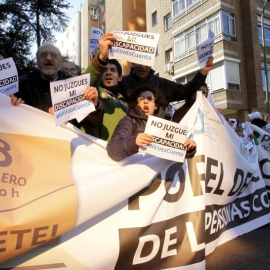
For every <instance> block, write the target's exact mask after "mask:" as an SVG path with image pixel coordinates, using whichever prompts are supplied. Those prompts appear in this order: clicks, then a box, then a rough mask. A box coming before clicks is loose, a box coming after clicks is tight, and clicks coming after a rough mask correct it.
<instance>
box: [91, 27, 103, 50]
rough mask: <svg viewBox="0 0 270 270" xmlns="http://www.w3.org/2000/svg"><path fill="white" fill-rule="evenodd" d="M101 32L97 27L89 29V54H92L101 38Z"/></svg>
mask: <svg viewBox="0 0 270 270" xmlns="http://www.w3.org/2000/svg"><path fill="white" fill-rule="evenodd" d="M103 34H104V33H103V31H102V30H101V29H99V28H97V27H91V30H90V41H89V52H90V53H92V52H93V51H94V50H95V49H97V48H98V47H99V46H98V40H99V39H100V37H101V36H103Z"/></svg>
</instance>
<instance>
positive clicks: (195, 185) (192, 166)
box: [187, 155, 205, 197]
mask: <svg viewBox="0 0 270 270" xmlns="http://www.w3.org/2000/svg"><path fill="white" fill-rule="evenodd" d="M187 163H188V166H187V167H188V173H189V177H190V182H191V187H192V191H193V196H194V197H195V196H201V195H203V191H202V187H201V185H200V184H199V183H200V182H201V181H205V173H202V174H199V173H198V169H197V165H196V164H197V163H203V164H204V163H205V156H204V155H198V156H194V157H193V158H189V159H187Z"/></svg>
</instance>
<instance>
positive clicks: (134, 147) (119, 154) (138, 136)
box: [107, 84, 196, 161]
mask: <svg viewBox="0 0 270 270" xmlns="http://www.w3.org/2000/svg"><path fill="white" fill-rule="evenodd" d="M158 109H159V106H158V103H157V97H156V92H155V90H154V89H152V88H151V87H150V86H149V85H146V84H145V85H141V86H140V87H138V88H137V89H136V91H135V92H134V93H133V94H132V96H131V103H130V111H129V114H128V115H127V116H125V117H124V118H123V119H121V120H120V122H119V124H118V125H117V127H116V129H115V131H114V133H113V136H112V139H111V140H110V141H109V143H108V144H107V152H108V155H109V156H110V157H111V158H112V159H113V160H115V161H119V160H122V159H124V158H126V157H128V156H131V155H133V154H136V153H137V152H138V150H139V147H140V146H147V145H149V144H151V143H152V141H153V138H152V136H151V135H149V134H146V133H144V130H145V126H146V122H147V119H148V116H149V115H154V114H155V113H156V112H157V111H158ZM184 146H185V147H186V148H187V157H193V156H194V154H195V152H196V143H195V142H194V141H192V140H190V139H189V138H187V139H186V141H185V143H184Z"/></svg>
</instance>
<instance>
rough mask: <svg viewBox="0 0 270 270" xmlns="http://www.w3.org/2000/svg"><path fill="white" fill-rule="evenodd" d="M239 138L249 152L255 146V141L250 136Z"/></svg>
mask: <svg viewBox="0 0 270 270" xmlns="http://www.w3.org/2000/svg"><path fill="white" fill-rule="evenodd" d="M239 138H240V140H241V142H242V144H243V145H244V147H245V148H246V149H247V150H250V149H251V148H252V147H253V146H254V145H255V143H254V141H253V140H251V139H250V137H249V136H248V135H246V136H244V137H239Z"/></svg>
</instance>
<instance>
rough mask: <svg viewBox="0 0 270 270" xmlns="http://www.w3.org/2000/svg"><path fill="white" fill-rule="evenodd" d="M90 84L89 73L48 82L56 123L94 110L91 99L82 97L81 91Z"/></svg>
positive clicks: (58, 123) (59, 123)
mask: <svg viewBox="0 0 270 270" xmlns="http://www.w3.org/2000/svg"><path fill="white" fill-rule="evenodd" d="M89 85H90V74H85V75H81V76H77V77H73V78H70V79H67V80H62V81H56V82H52V83H51V84H50V90H51V96H52V104H53V111H54V116H55V122H56V125H61V124H62V123H64V122H67V121H68V120H70V119H73V118H77V117H78V118H79V117H80V116H81V115H85V116H86V115H87V114H89V113H90V112H92V111H94V110H95V106H94V104H93V102H92V101H88V100H85V99H84V96H83V93H84V91H85V90H86V88H87V86H89Z"/></svg>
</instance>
